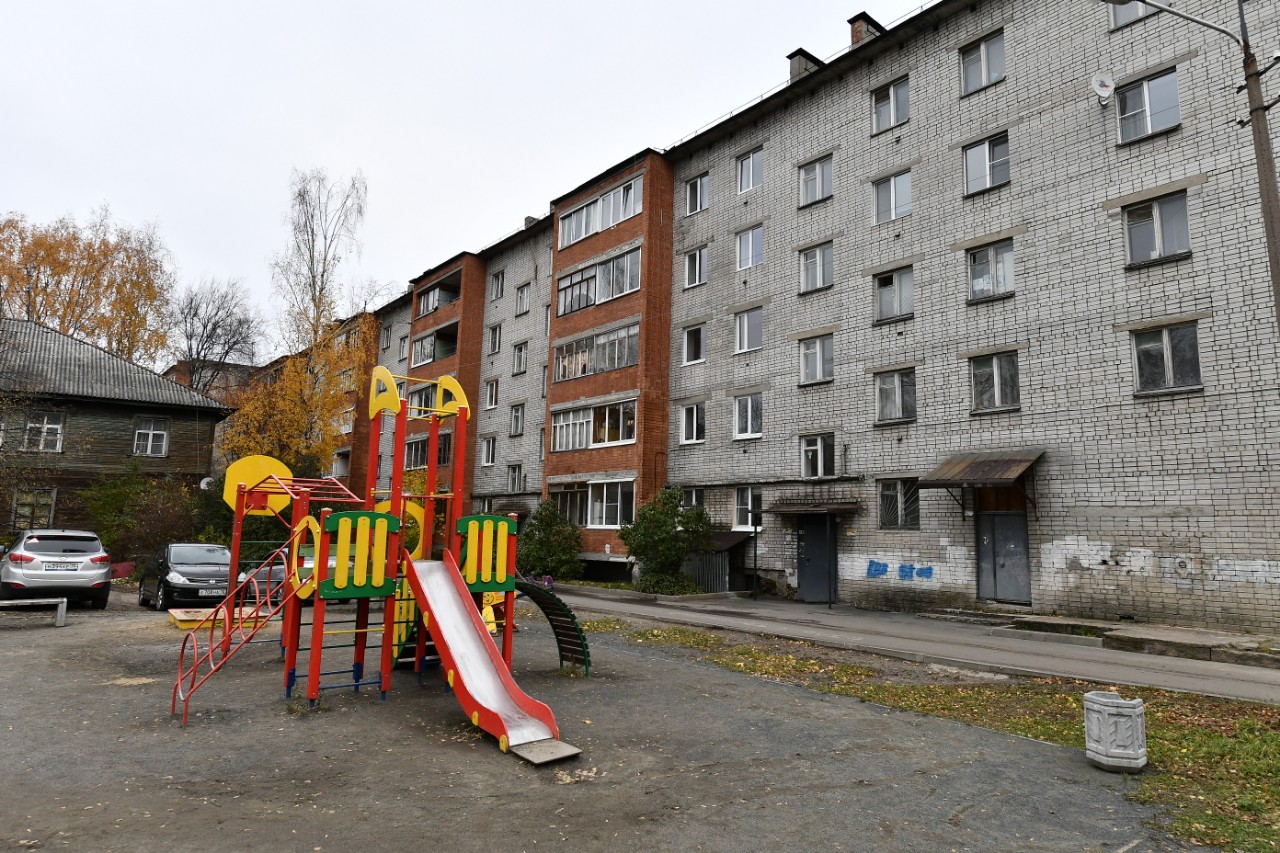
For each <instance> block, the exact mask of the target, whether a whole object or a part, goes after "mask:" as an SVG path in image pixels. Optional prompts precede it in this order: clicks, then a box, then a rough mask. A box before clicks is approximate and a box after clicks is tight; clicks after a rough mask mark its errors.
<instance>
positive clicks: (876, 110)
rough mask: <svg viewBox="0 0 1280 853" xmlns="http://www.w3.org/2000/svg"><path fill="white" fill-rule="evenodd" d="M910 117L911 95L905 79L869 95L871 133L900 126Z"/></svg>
mask: <svg viewBox="0 0 1280 853" xmlns="http://www.w3.org/2000/svg"><path fill="white" fill-rule="evenodd" d="M910 117H911V93H910V90H909V88H908V86H907V78H906V77H903V78H902V79H901V80H896V81H894V82H893V83H890V84H889V85H888V86H884V87H882V88H879V89H876V90H875V91H874V92H872V93H871V132H872V133H879V132H880V131H882V130H888V129H889V128H891V127H894V126H895V125H899V124H902V123H903V122H904V121H906V120H907V119H909V118H910Z"/></svg>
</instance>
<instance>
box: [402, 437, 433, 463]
mask: <svg viewBox="0 0 1280 853" xmlns="http://www.w3.org/2000/svg"><path fill="white" fill-rule="evenodd" d="M428 443H429V442H428V439H426V438H422V439H418V440H416V441H414V440H409V441H406V442H405V443H404V469H405V470H406V471H417V470H421V469H423V468H426V467H427V449H428V448H427V445H428Z"/></svg>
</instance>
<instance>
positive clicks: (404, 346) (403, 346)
mask: <svg viewBox="0 0 1280 853" xmlns="http://www.w3.org/2000/svg"><path fill="white" fill-rule="evenodd" d="M397 353H398V356H399V360H400V361H404V360H405V359H406V358H408V357H409V336H408V335H401V336H400V348H399V349H398V350H397Z"/></svg>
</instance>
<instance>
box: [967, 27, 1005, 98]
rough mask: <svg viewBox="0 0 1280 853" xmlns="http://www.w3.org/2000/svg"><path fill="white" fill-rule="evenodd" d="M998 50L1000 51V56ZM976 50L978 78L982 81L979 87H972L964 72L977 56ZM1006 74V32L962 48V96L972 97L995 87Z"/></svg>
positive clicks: (983, 38)
mask: <svg viewBox="0 0 1280 853" xmlns="http://www.w3.org/2000/svg"><path fill="white" fill-rule="evenodd" d="M996 48H998V50H999V53H998V54H997V53H996ZM974 50H976V51H977V54H976V58H977V60H978V66H977V67H978V76H979V77H980V78H981V79H980V80H979V82H978V83H977V85H974V86H970V85H969V82H968V80H966V79H965V73H964V72H965V67H966V63H968V62H969V60H970V58H972V57H974V56H975V54H973V53H972V51H974ZM1005 72H1006V66H1005V49H1004V30H1000V31H998V32H994V33H991V34H990V35H987V36H983V37H982V38H981V39H979V40H978V41H974V42H969V43H968V44H966V45H965V46H964V47H962V48H960V93H961V94H962V95H970V94H973V93H974V92H979V91H981V90H983V89H985V88H987V87H988V86H994V85H995V84H996V83H999V82H1000V81H1001V80H1003V79H1004V77H1005Z"/></svg>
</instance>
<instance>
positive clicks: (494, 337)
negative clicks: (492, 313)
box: [489, 323, 502, 355]
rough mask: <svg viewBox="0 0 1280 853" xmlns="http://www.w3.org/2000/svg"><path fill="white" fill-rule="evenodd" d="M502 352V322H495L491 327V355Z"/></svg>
mask: <svg viewBox="0 0 1280 853" xmlns="http://www.w3.org/2000/svg"><path fill="white" fill-rule="evenodd" d="M500 352H502V324H501V323H494V324H493V325H492V326H490V327H489V355H497V354H498V353H500Z"/></svg>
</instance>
